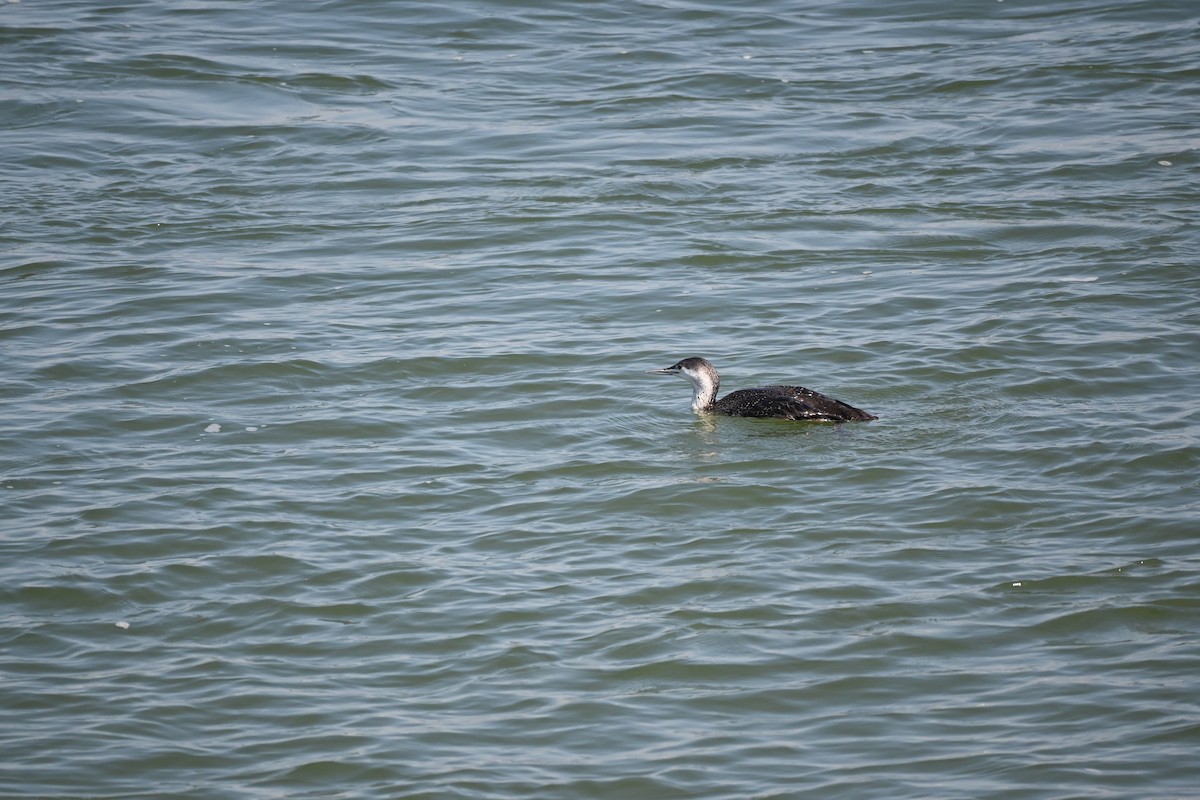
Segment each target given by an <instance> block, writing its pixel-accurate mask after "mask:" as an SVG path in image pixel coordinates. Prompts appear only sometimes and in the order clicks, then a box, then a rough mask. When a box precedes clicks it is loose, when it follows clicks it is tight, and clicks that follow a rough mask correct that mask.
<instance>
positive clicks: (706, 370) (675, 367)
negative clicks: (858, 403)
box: [647, 358, 879, 422]
mask: <svg viewBox="0 0 1200 800" xmlns="http://www.w3.org/2000/svg"><path fill="white" fill-rule="evenodd" d="M647 372H648V373H649V374H651V375H678V376H679V377H681V378H686V379H687V380H688V382H689V383H691V384H692V411H695V412H696V413H697V414H724V415H725V416H727V417H769V418H772V419H794V420H815V421H821V422H855V421H865V420H871V419H879V417H877V416H875V415H874V414H870V413H868V412H866V411H863V410H862V409H861V408H855V407H854V406H852V405H849V404H847V403H843V402H842V401H841V400H835V399H833V398H832V397H827V396H826V395H823V394H821V393H820V392H814V391H813V390H812V389H805V388H804V387H803V386H762V387H759V388H757V389H739V390H738V391H736V392H730V393H729V394H727V395H725V396H724V397H722V398H721V399H720V400H718V399H717V389H719V388H720V386H721V377H720V376H719V375H717V368H716V367H714V366H713V365H712V364H711V363H709V362H708V361H707V360H706V359H703V358H685V359H683V360H682V361H680V362H677V363H675V364H672V365H671V366H669V367H667V368H666V369H652V370H647Z"/></svg>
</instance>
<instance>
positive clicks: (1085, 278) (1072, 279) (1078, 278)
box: [1058, 275, 1100, 283]
mask: <svg viewBox="0 0 1200 800" xmlns="http://www.w3.org/2000/svg"><path fill="white" fill-rule="evenodd" d="M1058 280H1059V281H1060V282H1061V283H1092V282H1093V281H1098V280H1100V277H1099V276H1098V275H1067V276H1066V277H1064V278H1059V279H1058Z"/></svg>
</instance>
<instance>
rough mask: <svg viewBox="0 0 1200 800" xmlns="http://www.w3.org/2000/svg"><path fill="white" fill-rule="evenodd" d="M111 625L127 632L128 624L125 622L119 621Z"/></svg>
mask: <svg viewBox="0 0 1200 800" xmlns="http://www.w3.org/2000/svg"><path fill="white" fill-rule="evenodd" d="M113 624H114V625H116V626H117V627H118V628H120V629H121V630H123V631H127V630H129V623H128V622H126V621H125V620H121V621H120V622H114V623H113Z"/></svg>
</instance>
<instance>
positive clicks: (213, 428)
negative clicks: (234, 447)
mask: <svg viewBox="0 0 1200 800" xmlns="http://www.w3.org/2000/svg"><path fill="white" fill-rule="evenodd" d="M204 432H205V433H220V432H221V426H220V425H219V424H217V423H216V422H214V423H212V424H211V425H209V426H208V427H207V428H205V429H204Z"/></svg>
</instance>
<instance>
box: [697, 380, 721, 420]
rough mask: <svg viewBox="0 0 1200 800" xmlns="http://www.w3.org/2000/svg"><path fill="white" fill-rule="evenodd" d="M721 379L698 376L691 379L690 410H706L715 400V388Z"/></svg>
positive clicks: (718, 386)
mask: <svg viewBox="0 0 1200 800" xmlns="http://www.w3.org/2000/svg"><path fill="white" fill-rule="evenodd" d="M720 385H721V381H720V380H719V379H718V380H708V379H705V378H700V379H697V380H695V381H692V411H695V412H696V413H697V414H699V413H701V412H704V411H708V410H709V409H711V408H712V405H713V403H715V402H716V400H717V389H718V388H720Z"/></svg>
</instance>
